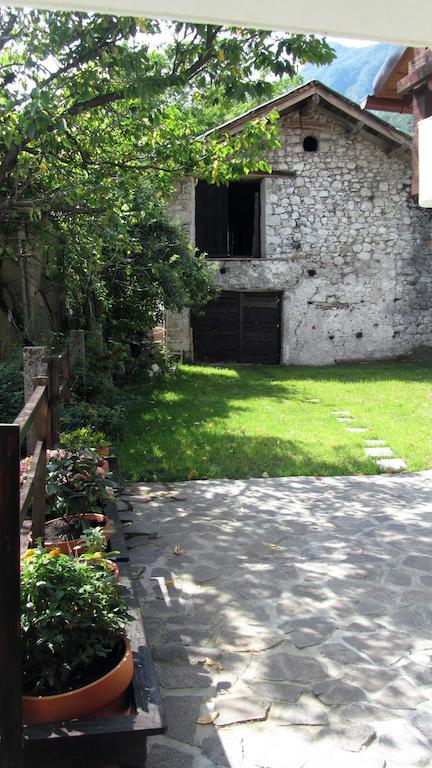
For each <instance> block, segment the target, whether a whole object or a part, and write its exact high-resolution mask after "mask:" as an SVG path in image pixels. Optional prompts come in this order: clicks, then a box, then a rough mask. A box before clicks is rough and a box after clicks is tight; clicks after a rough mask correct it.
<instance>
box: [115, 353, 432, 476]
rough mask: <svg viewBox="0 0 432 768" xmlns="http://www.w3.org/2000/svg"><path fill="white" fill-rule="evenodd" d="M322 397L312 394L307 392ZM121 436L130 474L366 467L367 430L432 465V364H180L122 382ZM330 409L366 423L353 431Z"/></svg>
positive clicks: (414, 464)
mask: <svg viewBox="0 0 432 768" xmlns="http://www.w3.org/2000/svg"><path fill="white" fill-rule="evenodd" d="M311 399H312V400H313V399H318V400H319V402H318V403H313V402H308V400H311ZM128 402H129V410H128V424H127V429H126V432H125V438H124V440H123V442H122V443H121V444H120V445H119V461H120V467H121V471H122V473H123V475H124V477H125V478H126V479H129V480H186V479H188V478H189V479H191V478H223V477H226V478H246V477H261V476H263V475H264V476H266V474H265V473H267V474H268V475H269V476H270V477H272V476H274V477H276V476H284V475H285V476H289V475H348V474H356V473H365V474H371V473H376V472H377V471H378V469H377V467H376V465H375V464H374V463H373V461H371V460H370V459H367V458H366V457H365V455H364V451H363V446H364V437H370V438H380V439H383V440H385V441H386V443H387V445H388V446H389V447H390V448H392V449H393V451H394V453H395V456H397V457H399V458H402V459H404V460H405V462H406V463H407V465H408V469H409V470H419V469H428V468H431V467H432V366H431V365H429V364H415V363H393V364H386V365H383V364H371V365H345V366H336V367H325V368H308V367H276V366H256V367H252V366H250V367H241V366H238V367H235V366H233V367H230V368H216V367H213V368H210V367H202V366H186V365H185V366H182V367H180V368H179V369H178V372H177V375H176V377H173V378H170V379H164V378H161V379H158V380H152V381H148V380H146V381H145V382H144V383H141V384H139V385H136V386H133V387H130V388H129V390H128ZM333 410H349V411H350V412H351V414H352V415H353V416H355V417H356V418H358V419H359V421H358V422H356V424H355V426H366V427H368V429H369V431H368V433H367V434H366V435H358V434H350V433H348V432H346V429H345V427H346V426H349V425H346V424H344V423H341V422H338V421H336V418H335V416H334V415H333V414H332V411H333Z"/></svg>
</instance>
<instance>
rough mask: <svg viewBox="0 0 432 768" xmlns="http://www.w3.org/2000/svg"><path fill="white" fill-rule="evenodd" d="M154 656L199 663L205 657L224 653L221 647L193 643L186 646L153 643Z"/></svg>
mask: <svg viewBox="0 0 432 768" xmlns="http://www.w3.org/2000/svg"><path fill="white" fill-rule="evenodd" d="M151 652H152V657H153V660H154V661H168V662H173V663H175V662H179V661H187V662H189V664H199V663H200V662H204V661H205V659H207V658H210V659H219V658H220V657H221V655H222V653H221V651H220V650H219V648H212V647H210V646H205V645H204V646H200V645H195V646H193V645H191V646H189V645H188V646H184V645H182V644H180V643H165V644H164V645H153V646H152V649H151Z"/></svg>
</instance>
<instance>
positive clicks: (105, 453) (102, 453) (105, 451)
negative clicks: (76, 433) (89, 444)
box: [96, 446, 109, 456]
mask: <svg viewBox="0 0 432 768" xmlns="http://www.w3.org/2000/svg"><path fill="white" fill-rule="evenodd" d="M96 453H97V454H98V456H109V448H108V447H106V446H103V447H101V448H96Z"/></svg>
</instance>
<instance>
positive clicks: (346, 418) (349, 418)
mask: <svg viewBox="0 0 432 768" xmlns="http://www.w3.org/2000/svg"><path fill="white" fill-rule="evenodd" d="M336 421H357V419H353V417H352V416H337V417H336Z"/></svg>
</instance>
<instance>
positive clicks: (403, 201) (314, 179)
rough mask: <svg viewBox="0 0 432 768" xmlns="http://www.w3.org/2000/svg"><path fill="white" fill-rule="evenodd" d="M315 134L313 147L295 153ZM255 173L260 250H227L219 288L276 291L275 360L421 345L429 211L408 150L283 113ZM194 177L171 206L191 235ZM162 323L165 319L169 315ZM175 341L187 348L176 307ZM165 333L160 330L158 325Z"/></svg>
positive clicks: (431, 243) (430, 255)
mask: <svg viewBox="0 0 432 768" xmlns="http://www.w3.org/2000/svg"><path fill="white" fill-rule="evenodd" d="M308 134H311V135H314V136H316V138H317V139H318V141H319V151H318V152H305V151H304V150H303V138H304V136H305V135H308ZM281 142H282V146H281V148H280V149H279V150H277V151H276V152H275V153H274V155H273V156H272V158H271V161H272V164H273V167H274V168H284V169H286V168H287V169H290V170H292V171H294V172H295V174H296V175H295V177H294V178H290V177H286V176H285V177H272V178H270V177H267V178H265V179H263V180H262V182H261V184H262V191H261V201H262V203H261V205H262V258H261V259H255V260H252V259H247V260H240V259H238V260H232V259H229V260H226V261H224V263H223V266H224V268H225V273H224V274H220V273H219V272H216V276H217V277H216V281H217V284H218V285H219V286H220V287H221V288H222V289H225V290H275V291H276V290H277V291H282V292H283V311H282V357H281V359H282V362H283V363H303V364H310V365H319V364H331V363H334V362H335V361H336V360H357V359H367V358H383V357H393V356H397V355H399V354H405V353H407V352H409V351H411V350H412V349H414V348H416V347H419V346H431V345H432V318H431V315H430V305H431V297H432V269H431V268H432V212H431V211H427V210H421V209H419V208H418V206H417V205H416V204H415V203H414V202H413V200H412V198H411V196H410V168H411V163H410V157H409V156H407V155H404V156H397V155H393V156H391V155H389V154H388V153H387V152H386V151H385V149H383V148H382V147H381V146H379V145H378V144H376V143H373V142H372V141H370V140H369V139H368V138H367V137H365V136H363V135H362V134H361V133H360V134H359V135H357V136H356V137H354V138H353V139H351V140H350V139H349V138H348V137H347V131H346V128H345V127H342V126H341V125H340V124H339V123H337V122H335V121H333V120H331V119H329V118H328V117H327V116H324V115H322V114H318V115H317V116H315V117H314V118H313V119H312V118H309V119H308V120H307V128H305V125H304V122H303V124H302V123H301V121H300V120H299V116H298V114H293V115H292V116H290V117H289V118H285V119H284V120H283V123H282V130H281ZM194 209H195V206H194V196H193V183H192V181H191V180H190V179H184V180H183V181H182V183H181V184H180V186H179V193H178V195H177V197H176V200H175V204H174V205H173V213H174V214H175V215H176V216H177V217H178V218H179V219H180V220H181V222H182V224H183V226H184V227H185V228H186V230H187V231H188V234H189V237H190V238H191V242H192V243H193V242H194V229H195V226H194ZM170 322H171V323H172V319H170V320H169V323H170ZM177 329H178V331H177V337H176V339H175V344H176V345H177V348H178V346H179V345H180V346H183V348H184V349H185V350H189V349H190V334H189V327H188V322H187V317H185V316H184V315H183V320H182V322H181V323H180V322H178V323H177ZM167 338H168V343H169V344H170V343H171V339H170V334H169V333H168V334H167Z"/></svg>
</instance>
